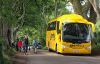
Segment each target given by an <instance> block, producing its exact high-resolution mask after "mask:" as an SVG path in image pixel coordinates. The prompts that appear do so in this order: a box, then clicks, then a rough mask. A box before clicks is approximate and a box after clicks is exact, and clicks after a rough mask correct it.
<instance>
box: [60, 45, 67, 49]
mask: <svg viewBox="0 0 100 64" xmlns="http://www.w3.org/2000/svg"><path fill="white" fill-rule="evenodd" d="M61 47H62V48H69V47H68V46H64V45H61Z"/></svg>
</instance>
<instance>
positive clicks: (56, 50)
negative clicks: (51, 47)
mask: <svg viewBox="0 0 100 64" xmlns="http://www.w3.org/2000/svg"><path fill="white" fill-rule="evenodd" d="M55 52H56V53H57V54H58V45H57V44H56V47H55Z"/></svg>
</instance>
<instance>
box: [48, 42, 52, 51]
mask: <svg viewBox="0 0 100 64" xmlns="http://www.w3.org/2000/svg"><path fill="white" fill-rule="evenodd" d="M48 51H49V52H51V51H52V50H51V49H50V42H48Z"/></svg>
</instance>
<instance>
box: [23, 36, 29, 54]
mask: <svg viewBox="0 0 100 64" xmlns="http://www.w3.org/2000/svg"><path fill="white" fill-rule="evenodd" d="M28 45H29V41H28V35H25V37H24V42H23V49H24V53H25V54H26V53H27V51H28Z"/></svg>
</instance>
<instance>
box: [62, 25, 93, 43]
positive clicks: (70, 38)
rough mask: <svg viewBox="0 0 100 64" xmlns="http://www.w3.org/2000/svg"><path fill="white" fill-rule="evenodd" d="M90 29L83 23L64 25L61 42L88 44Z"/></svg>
mask: <svg viewBox="0 0 100 64" xmlns="http://www.w3.org/2000/svg"><path fill="white" fill-rule="evenodd" d="M90 32H91V28H90V27H89V25H87V24H83V23H66V24H64V25H63V32H62V33H63V37H62V38H63V41H65V42H72V43H88V42H89V41H90Z"/></svg>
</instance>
